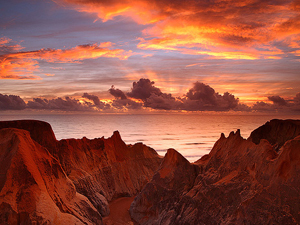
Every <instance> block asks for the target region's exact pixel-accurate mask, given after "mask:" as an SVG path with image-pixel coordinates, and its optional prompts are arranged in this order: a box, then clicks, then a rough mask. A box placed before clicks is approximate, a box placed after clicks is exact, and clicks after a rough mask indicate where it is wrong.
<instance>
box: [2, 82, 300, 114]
mask: <svg viewBox="0 0 300 225" xmlns="http://www.w3.org/2000/svg"><path fill="white" fill-rule="evenodd" d="M108 92H109V93H110V94H111V95H112V96H113V99H111V100H110V101H107V100H106V101H103V100H100V98H99V97H98V96H96V95H92V94H89V93H86V92H85V93H83V94H82V96H81V98H79V99H76V98H71V97H68V96H66V97H64V98H60V97H58V98H53V99H46V98H33V99H32V100H30V101H28V102H27V103H25V101H24V100H23V99H22V98H21V97H20V96H16V95H3V94H0V110H23V109H34V110H59V111H99V112H127V111H132V110H133V111H134V110H144V111H145V110H146V111H147V110H163V111H177V112H178V111H181V112H182V111H194V112H200V111H201V112H202V111H216V112H227V111H232V112H237V111H239V112H250V111H255V112H296V113H298V112H300V93H298V94H297V95H296V96H295V97H294V98H292V99H284V98H282V97H280V96H268V101H267V102H264V101H258V102H256V103H255V104H254V105H253V106H247V105H245V104H243V103H241V102H240V100H239V98H237V97H235V96H234V95H233V94H231V93H229V92H225V93H223V94H220V93H218V92H216V91H215V90H214V88H212V87H211V86H209V85H207V84H204V83H202V82H198V81H197V82H195V83H193V86H192V87H191V88H190V89H189V90H188V91H187V92H186V94H184V95H183V96H180V97H174V96H173V95H172V94H170V93H164V92H162V91H161V89H160V88H158V87H156V86H155V82H154V81H151V80H150V79H146V78H141V79H140V80H138V81H136V82H133V84H132V87H131V90H130V91H129V92H124V91H122V90H120V89H118V88H115V86H114V85H113V86H112V87H111V88H110V89H108Z"/></svg>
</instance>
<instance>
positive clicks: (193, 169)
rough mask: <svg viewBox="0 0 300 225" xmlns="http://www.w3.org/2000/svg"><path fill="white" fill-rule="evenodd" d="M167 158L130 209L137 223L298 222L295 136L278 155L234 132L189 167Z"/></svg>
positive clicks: (299, 142) (299, 163)
mask: <svg viewBox="0 0 300 225" xmlns="http://www.w3.org/2000/svg"><path fill="white" fill-rule="evenodd" d="M172 151H174V150H172ZM172 155H179V154H178V153H177V154H176V153H174V152H172V154H169V152H168V153H167V155H166V156H165V159H164V161H163V163H162V164H161V166H160V168H159V170H158V172H157V173H156V174H155V175H154V176H153V179H152V180H151V181H150V182H149V183H148V184H147V185H146V186H145V188H144V189H143V190H142V192H141V193H140V194H139V195H138V196H137V197H136V198H135V200H134V202H133V203H132V205H131V208H130V213H131V216H132V218H133V219H134V220H135V221H136V222H137V223H138V224H299V223H300V216H299V211H300V203H299V202H300V195H299V193H300V176H299V172H300V136H298V137H295V138H294V139H292V140H290V141H288V142H286V143H285V144H284V145H283V147H282V149H281V150H280V153H279V154H278V153H277V152H276V151H275V150H274V148H273V146H272V145H271V144H270V143H269V142H268V141H267V140H261V141H260V143H259V144H258V145H256V144H255V143H253V142H252V141H251V140H245V139H243V138H242V137H241V136H240V132H239V131H237V132H236V133H233V132H232V133H231V134H230V135H229V137H228V138H225V136H224V135H221V138H220V139H219V140H218V141H217V142H216V144H215V145H214V147H213V149H212V151H211V152H210V153H209V155H206V156H204V157H202V158H201V159H200V160H198V161H197V162H195V164H189V163H188V162H187V161H185V160H178V159H179V157H174V156H173V157H171V156H172ZM172 158H173V159H172ZM174 159H175V160H174ZM166 162H173V163H166ZM174 162H175V163H174Z"/></svg>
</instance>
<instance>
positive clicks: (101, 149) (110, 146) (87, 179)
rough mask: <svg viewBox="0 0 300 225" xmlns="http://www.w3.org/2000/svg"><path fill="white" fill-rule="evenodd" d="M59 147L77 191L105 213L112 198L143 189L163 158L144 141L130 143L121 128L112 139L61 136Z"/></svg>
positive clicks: (135, 192)
mask: <svg viewBox="0 0 300 225" xmlns="http://www.w3.org/2000/svg"><path fill="white" fill-rule="evenodd" d="M58 149H59V152H58V153H57V155H58V156H59V161H60V162H61V165H62V167H63V168H64V169H65V171H66V174H67V175H68V177H69V178H70V179H71V180H72V181H73V183H74V184H75V186H76V189H77V191H78V192H79V193H81V194H83V195H85V196H87V197H88V198H89V199H90V201H91V202H92V203H93V205H94V206H95V207H96V208H97V209H98V210H99V211H100V212H101V214H102V215H103V216H105V215H108V214H109V209H108V202H109V201H111V200H113V199H115V198H119V197H129V196H134V195H136V194H137V193H138V192H139V191H141V189H142V188H143V187H144V186H145V184H146V183H147V182H148V181H149V180H150V179H151V177H152V176H153V174H154V172H155V171H156V170H157V168H158V166H159V164H160V162H161V158H160V157H159V156H158V155H157V153H156V152H155V151H154V150H153V149H151V148H149V147H147V146H145V145H143V144H141V143H138V144H135V145H132V146H127V145H126V144H125V143H124V142H123V141H122V139H121V137H120V134H119V132H114V134H113V136H112V137H111V138H108V139H104V138H99V139H93V140H89V139H87V138H83V139H80V140H75V139H69V140H61V141H59V142H58Z"/></svg>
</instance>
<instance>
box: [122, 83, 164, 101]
mask: <svg viewBox="0 0 300 225" xmlns="http://www.w3.org/2000/svg"><path fill="white" fill-rule="evenodd" d="M132 86H133V87H132V89H131V92H128V93H127V96H129V97H131V98H135V99H141V100H146V99H147V98H149V97H150V96H151V94H155V95H157V96H160V95H162V92H161V90H160V89H159V88H157V87H155V86H154V81H150V80H149V79H145V78H141V79H140V80H139V81H138V82H133V85H132Z"/></svg>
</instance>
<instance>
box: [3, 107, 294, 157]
mask: <svg viewBox="0 0 300 225" xmlns="http://www.w3.org/2000/svg"><path fill="white" fill-rule="evenodd" d="M19 119H35V120H43V121H46V122H48V123H50V124H51V126H52V128H53V131H54V133H55V136H56V138H57V139H58V140H60V139H66V138H82V137H84V136H85V137H87V138H90V139H92V138H98V137H102V136H104V137H105V138H108V137H110V136H111V135H112V134H113V132H114V131H116V130H118V131H119V132H120V134H121V137H122V139H123V140H124V142H125V143H126V144H134V143H136V142H142V143H144V144H146V145H148V146H150V147H152V148H153V149H155V150H156V151H157V152H158V154H160V155H162V156H163V155H164V154H165V153H166V151H167V149H168V148H174V149H176V150H177V151H179V152H180V153H181V154H182V155H183V156H184V157H186V158H187V159H188V160H189V161H190V162H194V161H196V160H198V159H199V158H200V157H201V156H203V155H205V154H208V153H209V152H210V150H211V149H212V147H213V145H214V143H215V142H216V141H217V140H218V139H219V137H220V135H221V133H224V134H225V136H228V135H229V133H230V132H231V131H236V130H237V129H240V130H241V135H242V136H243V137H244V138H248V137H249V135H250V133H251V131H253V130H254V129H256V128H257V127H259V126H261V125H263V124H264V123H266V122H267V121H269V120H271V119H300V115H227V114H213V115H209V114H201V113H197V114H193V113H187V114H167V113H162V114H130V115H129V114H75V113H51V114H50V113H40V114H37V113H20V114H19V113H16V112H13V113H9V112H1V114H0V120H1V121H3V120H19Z"/></svg>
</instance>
